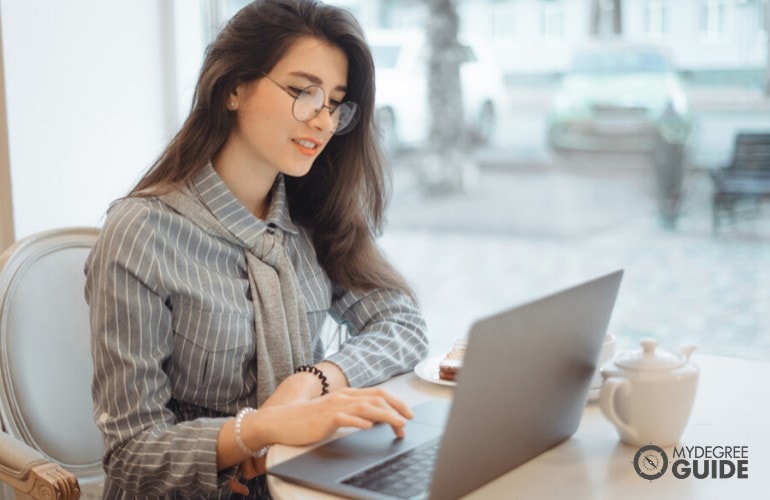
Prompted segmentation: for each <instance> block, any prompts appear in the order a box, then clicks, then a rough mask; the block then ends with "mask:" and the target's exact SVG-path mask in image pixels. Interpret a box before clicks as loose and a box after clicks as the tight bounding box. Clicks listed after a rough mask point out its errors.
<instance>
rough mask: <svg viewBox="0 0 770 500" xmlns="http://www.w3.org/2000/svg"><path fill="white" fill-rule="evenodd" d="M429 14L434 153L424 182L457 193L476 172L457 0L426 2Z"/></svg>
mask: <svg viewBox="0 0 770 500" xmlns="http://www.w3.org/2000/svg"><path fill="white" fill-rule="evenodd" d="M425 2H426V4H427V7H428V12H427V14H428V15H427V22H426V39H427V43H428V81H427V85H428V109H429V110H430V125H429V126H430V129H429V133H428V140H429V144H428V153H429V154H428V156H427V157H426V158H424V159H423V161H422V165H421V168H420V173H421V179H422V183H423V186H424V187H425V188H426V189H427V190H430V191H436V190H439V191H447V190H448V191H457V190H462V189H463V188H465V187H467V183H468V179H469V177H471V176H472V175H473V174H470V172H474V171H475V166H474V164H473V161H472V160H471V159H470V157H469V155H468V154H467V146H468V140H467V136H466V131H465V125H464V124H465V121H464V119H463V100H462V84H461V81H460V64H461V63H462V59H463V51H462V47H461V45H460V42H459V41H458V32H459V27H460V19H459V16H458V13H457V7H456V5H455V2H454V0H425Z"/></svg>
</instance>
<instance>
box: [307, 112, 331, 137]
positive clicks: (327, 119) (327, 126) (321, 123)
mask: <svg viewBox="0 0 770 500" xmlns="http://www.w3.org/2000/svg"><path fill="white" fill-rule="evenodd" d="M307 123H308V125H310V126H311V127H313V128H315V129H316V130H325V131H328V132H330V133H334V130H335V128H336V121H335V120H334V117H333V116H332V113H331V111H329V108H327V107H326V106H324V107H323V108H321V110H320V111H319V112H318V114H316V115H315V116H314V117H313V118H311V119H310V120H309V121H308V122H307Z"/></svg>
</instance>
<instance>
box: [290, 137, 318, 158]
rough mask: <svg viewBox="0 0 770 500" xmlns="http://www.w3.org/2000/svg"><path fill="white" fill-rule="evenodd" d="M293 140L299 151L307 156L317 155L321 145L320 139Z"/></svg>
mask: <svg viewBox="0 0 770 500" xmlns="http://www.w3.org/2000/svg"><path fill="white" fill-rule="evenodd" d="M293 142H294V145H295V146H296V147H297V149H298V150H299V152H300V153H302V154H303V155H306V156H315V155H316V154H317V153H318V147H319V146H320V145H321V142H320V141H316V140H314V139H307V138H304V139H293Z"/></svg>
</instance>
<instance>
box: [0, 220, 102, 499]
mask: <svg viewBox="0 0 770 500" xmlns="http://www.w3.org/2000/svg"><path fill="white" fill-rule="evenodd" d="M97 234H98V230H97V229H93V228H66V229H56V230H52V231H45V232H42V233H39V234H36V235H33V236H30V237H28V238H25V239H23V240H21V241H18V242H17V243H15V244H14V245H13V246H11V247H10V248H9V249H8V250H6V251H5V252H4V253H3V254H2V256H0V424H2V432H0V483H4V484H1V485H2V489H0V498H3V492H5V499H6V500H10V499H12V498H13V495H14V493H15V495H16V498H51V499H74V498H99V497H100V496H101V489H102V487H101V484H102V483H103V471H102V467H101V459H102V454H103V451H104V447H103V443H102V438H101V434H100V432H99V431H98V429H97V428H96V425H95V423H94V421H93V418H92V416H91V415H92V413H91V409H92V402H91V377H92V375H93V364H92V361H91V354H90V333H89V332H90V327H89V319H88V306H87V304H86V302H85V298H84V285H85V275H84V273H83V265H84V263H85V259H86V256H87V255H88V253H89V251H90V249H91V247H92V246H93V244H94V242H95V240H96V237H97Z"/></svg>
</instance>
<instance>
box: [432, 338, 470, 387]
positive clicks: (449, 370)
mask: <svg viewBox="0 0 770 500" xmlns="http://www.w3.org/2000/svg"><path fill="white" fill-rule="evenodd" d="M466 344H467V341H466V340H465V339H461V340H458V341H457V342H455V345H454V347H452V350H451V351H449V352H448V353H447V355H446V356H444V358H443V359H442V360H441V361H440V362H439V365H438V377H439V378H440V379H441V380H448V381H452V382H454V381H455V380H456V379H457V374H458V373H460V369H461V368H462V366H463V357H464V356H465V346H466Z"/></svg>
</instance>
